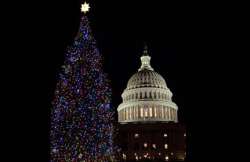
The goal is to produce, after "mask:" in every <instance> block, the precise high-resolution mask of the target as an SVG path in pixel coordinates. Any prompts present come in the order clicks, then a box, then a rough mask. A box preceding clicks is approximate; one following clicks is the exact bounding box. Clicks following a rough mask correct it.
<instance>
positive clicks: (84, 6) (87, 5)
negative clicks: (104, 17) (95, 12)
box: [81, 2, 90, 13]
mask: <svg viewBox="0 0 250 162" xmlns="http://www.w3.org/2000/svg"><path fill="white" fill-rule="evenodd" d="M89 9H90V7H89V4H88V3H87V2H84V4H82V7H81V11H82V12H83V13H87V12H88V11H89Z"/></svg>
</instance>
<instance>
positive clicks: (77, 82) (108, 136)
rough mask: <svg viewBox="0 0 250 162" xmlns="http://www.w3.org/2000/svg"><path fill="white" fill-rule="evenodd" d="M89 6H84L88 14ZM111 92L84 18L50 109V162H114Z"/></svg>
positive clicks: (68, 49) (69, 50)
mask: <svg viewBox="0 0 250 162" xmlns="http://www.w3.org/2000/svg"><path fill="white" fill-rule="evenodd" d="M88 9H89V6H88V4H86V3H85V4H84V5H82V12H84V13H85V12H87V11H88ZM110 99H111V89H110V87H109V82H108V80H107V77H106V75H105V74H104V72H103V69H102V57H101V55H100V53H99V51H98V49H97V47H96V42H95V40H94V38H93V36H92V35H91V30H90V27H89V22H88V19H87V17H86V16H85V15H82V17H81V22H80V27H79V33H78V35H77V37H76V38H75V40H74V42H73V44H72V45H71V46H69V47H68V48H67V49H66V53H65V62H64V65H63V66H62V71H61V72H60V74H59V80H58V83H57V86H56V90H55V97H54V100H53V102H52V105H53V106H52V110H51V131H50V141H51V142H50V143H51V149H50V161H51V162H109V161H114V148H113V130H114V128H113V124H112V123H113V115H114V113H113V110H112V108H111V105H110V102H111V100H110Z"/></svg>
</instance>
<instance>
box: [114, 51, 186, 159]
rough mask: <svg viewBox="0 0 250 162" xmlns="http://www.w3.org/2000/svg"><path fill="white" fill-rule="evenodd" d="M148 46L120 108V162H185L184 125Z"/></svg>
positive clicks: (124, 94)
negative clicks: (152, 64) (154, 64)
mask: <svg viewBox="0 0 250 162" xmlns="http://www.w3.org/2000/svg"><path fill="white" fill-rule="evenodd" d="M150 59H151V57H150V56H149V55H148V51H147V48H146V47H145V49H144V51H143V55H142V57H141V67H140V68H139V69H138V72H137V73H135V74H134V75H133V76H132V77H131V78H130V79H129V81H128V84H127V88H126V89H125V90H124V92H123V93H122V103H121V104H120V105H119V106H118V108H117V111H118V123H119V128H118V129H119V133H118V143H119V146H120V148H121V152H120V160H121V161H145V160H151V161H184V160H185V157H186V142H185V141H186V131H185V125H183V124H180V123H178V118H177V116H178V115H177V111H178V107H177V105H176V104H175V103H174V102H173V101H172V96H173V94H172V92H171V91H170V90H169V88H168V87H167V84H166V82H165V80H164V78H163V77H162V76H161V75H160V74H158V73H157V72H155V71H154V69H153V68H152V67H151V65H150Z"/></svg>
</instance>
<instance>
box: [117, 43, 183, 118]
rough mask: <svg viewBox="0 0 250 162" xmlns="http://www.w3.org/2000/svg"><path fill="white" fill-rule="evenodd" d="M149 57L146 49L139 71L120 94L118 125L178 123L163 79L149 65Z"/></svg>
mask: <svg viewBox="0 0 250 162" xmlns="http://www.w3.org/2000/svg"><path fill="white" fill-rule="evenodd" d="M150 60H151V57H150V56H149V54H148V50H147V47H146V46H145V48H144V51H143V55H142V56H141V67H140V68H139V69H138V72H137V73H135V74H134V75H132V77H131V78H130V79H129V81H128V84H127V88H126V89H125V90H124V92H123V93H122V99H123V102H122V103H121V104H120V105H119V106H118V109H117V110H118V121H119V122H120V123H128V122H157V121H158V122H169V121H174V122H177V109H178V108H177V105H176V104H175V103H174V102H172V93H171V91H170V90H169V89H168V87H167V84H166V82H165V80H164V78H163V77H162V76H161V75H160V74H158V73H157V72H155V71H154V69H153V68H152V67H151V65H150Z"/></svg>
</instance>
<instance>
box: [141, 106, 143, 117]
mask: <svg viewBox="0 0 250 162" xmlns="http://www.w3.org/2000/svg"><path fill="white" fill-rule="evenodd" d="M140 110H141V117H143V108H142V107H141V109H140Z"/></svg>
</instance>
